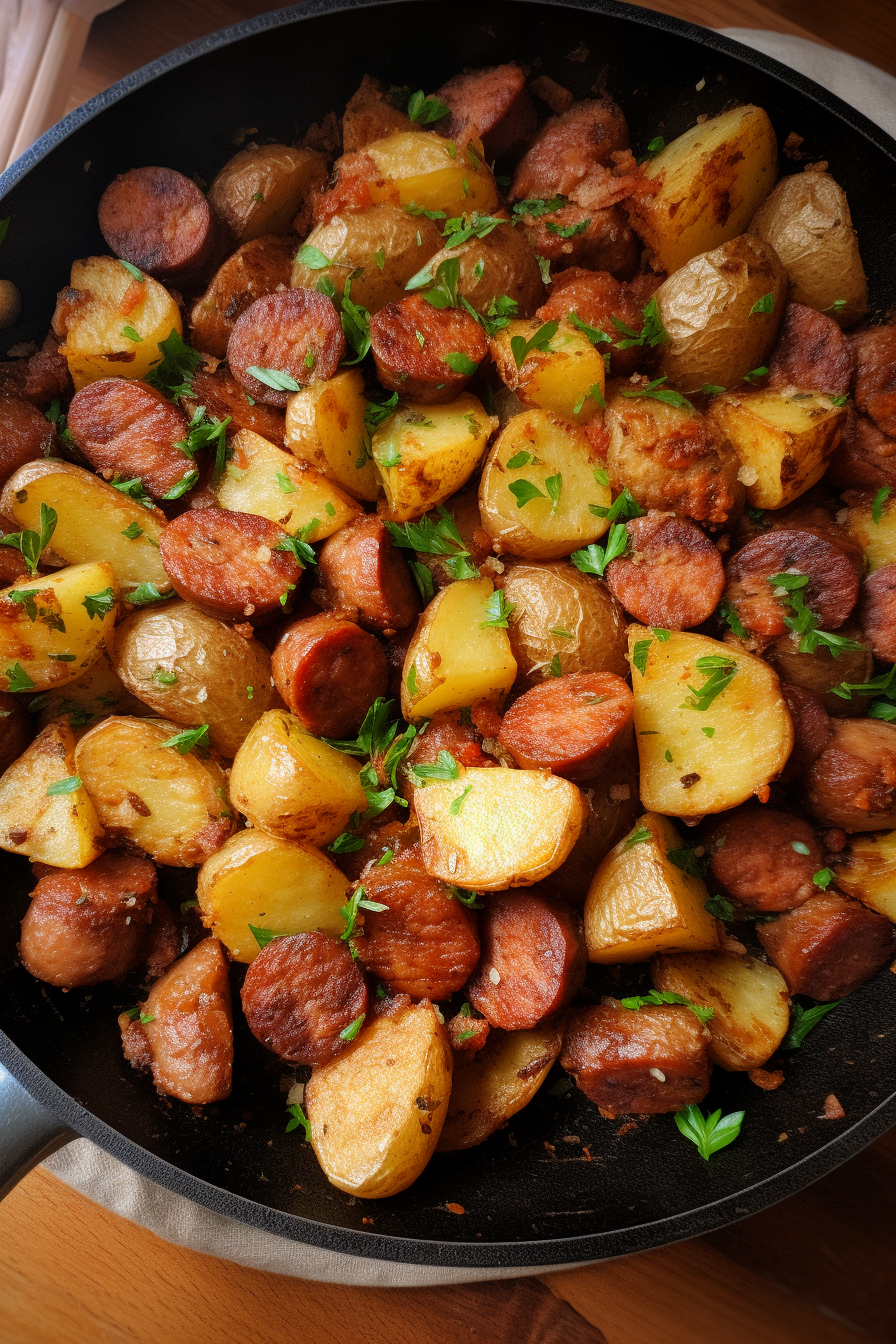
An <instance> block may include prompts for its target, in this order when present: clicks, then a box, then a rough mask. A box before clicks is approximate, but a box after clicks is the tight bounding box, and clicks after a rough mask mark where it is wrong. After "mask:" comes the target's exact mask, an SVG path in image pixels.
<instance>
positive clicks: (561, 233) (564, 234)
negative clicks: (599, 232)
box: [547, 219, 591, 238]
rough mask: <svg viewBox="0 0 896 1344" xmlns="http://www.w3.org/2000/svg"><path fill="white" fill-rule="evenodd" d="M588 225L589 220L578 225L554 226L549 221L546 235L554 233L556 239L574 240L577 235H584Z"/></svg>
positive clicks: (551, 221)
mask: <svg viewBox="0 0 896 1344" xmlns="http://www.w3.org/2000/svg"><path fill="white" fill-rule="evenodd" d="M590 223H591V220H590V219H583V220H582V221H581V222H580V223H578V224H556V223H555V222H554V220H552V219H549V220H548V222H547V228H548V233H555V234H556V235H557V237H558V238H575V237H576V235H577V234H579V233H584V232H585V230H586V229H587V227H588V225H589V224H590Z"/></svg>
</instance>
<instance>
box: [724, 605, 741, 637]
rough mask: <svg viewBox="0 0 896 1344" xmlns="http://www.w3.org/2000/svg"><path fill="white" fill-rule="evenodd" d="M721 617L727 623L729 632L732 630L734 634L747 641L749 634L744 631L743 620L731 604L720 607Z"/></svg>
mask: <svg viewBox="0 0 896 1344" xmlns="http://www.w3.org/2000/svg"><path fill="white" fill-rule="evenodd" d="M719 615H720V616H721V618H722V620H723V621H725V623H726V624H727V626H728V628H729V630H732V631H733V632H734V634H736V635H737V636H739V638H740V639H746V637H747V632H746V630H745V629H744V627H743V624H742V622H741V619H740V617H739V616H738V614H737V610H736V608H735V607H734V606H732V604H731V603H730V602H723V603H722V605H721V606H720V607H719Z"/></svg>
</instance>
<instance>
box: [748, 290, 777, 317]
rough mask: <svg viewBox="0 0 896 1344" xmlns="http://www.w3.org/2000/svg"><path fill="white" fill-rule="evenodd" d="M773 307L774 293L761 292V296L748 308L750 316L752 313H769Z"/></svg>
mask: <svg viewBox="0 0 896 1344" xmlns="http://www.w3.org/2000/svg"><path fill="white" fill-rule="evenodd" d="M774 307H775V296H774V294H771V293H769V294H763V296H762V298H761V299H757V300H756V302H755V303H754V304H753V307H752V308H751V309H750V316H751V317H752V315H753V313H771V312H773V311H774Z"/></svg>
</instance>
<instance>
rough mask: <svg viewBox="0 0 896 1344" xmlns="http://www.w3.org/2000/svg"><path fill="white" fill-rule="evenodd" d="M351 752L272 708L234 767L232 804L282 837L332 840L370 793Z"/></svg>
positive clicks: (364, 805) (256, 726)
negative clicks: (343, 749) (345, 752)
mask: <svg viewBox="0 0 896 1344" xmlns="http://www.w3.org/2000/svg"><path fill="white" fill-rule="evenodd" d="M360 771H361V767H360V765H358V763H357V761H355V760H353V759H352V757H351V756H346V755H345V754H344V753H343V752H341V751H335V750H334V749H333V747H329V746H327V744H326V742H321V741H319V740H318V739H317V738H316V737H312V736H311V734H310V733H308V732H306V731H305V729H304V728H303V727H302V725H301V724H300V723H299V721H298V719H296V718H294V717H293V716H292V714H288V713H287V712H286V711H285V710H280V709H270V710H268V712H267V713H266V714H264V715H263V716H262V717H261V718H260V719H259V720H258V722H257V723H256V724H254V725H253V727H252V728H251V730H250V732H249V734H248V736H247V738H246V740H245V742H244V743H243V745H242V746H241V747H240V749H239V751H238V752H237V754H236V758H235V759H234V762H233V769H232V770H231V772H230V793H231V797H232V798H233V802H234V806H235V807H238V808H239V810H240V811H241V812H243V813H245V815H246V816H247V817H248V818H249V820H250V821H251V822H252V825H253V826H258V827H259V828H260V829H261V830H263V831H267V833H268V834H269V835H275V836H277V837H278V838H279V839H281V840H300V841H302V842H304V843H305V844H308V845H328V844H329V843H330V842H331V841H332V840H335V839H336V837H337V835H338V834H339V833H340V831H343V830H345V827H346V826H347V825H348V820H349V817H350V816H351V814H352V813H353V812H364V811H365V810H366V808H367V796H366V794H365V792H364V789H363V788H362V786H361V784H360V782H359V780H358V775H359V774H360Z"/></svg>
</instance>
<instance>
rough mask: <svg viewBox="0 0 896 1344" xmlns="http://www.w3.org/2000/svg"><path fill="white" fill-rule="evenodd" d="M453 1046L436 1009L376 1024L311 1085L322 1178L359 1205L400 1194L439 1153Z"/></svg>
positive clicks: (401, 1013) (398, 1011) (389, 1016)
mask: <svg viewBox="0 0 896 1344" xmlns="http://www.w3.org/2000/svg"><path fill="white" fill-rule="evenodd" d="M451 1069H452V1057H451V1046H450V1045H449V1043H448V1033H447V1032H446V1030H445V1028H444V1027H443V1026H442V1025H441V1023H440V1021H439V1019H438V1017H437V1016H436V1012H435V1009H434V1008H433V1006H432V1004H430V1003H428V1002H426V1001H424V1002H422V1003H414V1004H408V1005H407V1006H406V1007H403V1006H397V1007H395V1008H393V1010H392V1012H391V1013H383V1014H382V1015H380V1016H378V1017H375V1018H374V1019H373V1021H372V1022H371V1023H370V1024H369V1026H367V1027H366V1028H362V1030H361V1034H360V1036H359V1037H358V1038H357V1041H356V1042H355V1044H354V1045H352V1046H351V1047H350V1048H349V1049H348V1050H346V1051H345V1053H344V1054H342V1055H339V1056H338V1057H337V1058H336V1059H334V1060H333V1061H332V1062H331V1063H330V1064H324V1065H323V1066H322V1067H320V1068H317V1069H315V1070H314V1073H313V1074H312V1076H311V1079H310V1081H309V1082H308V1083H306V1084H305V1109H306V1111H307V1113H308V1119H309V1121H310V1122H311V1145H312V1147H313V1148H314V1152H315V1155H316V1157H317V1160H318V1162H319V1163H320V1165H321V1167H322V1169H323V1172H324V1175H325V1176H326V1178H327V1180H328V1181H330V1182H331V1184H333V1185H335V1186H336V1187H337V1188H338V1189H339V1190H346V1191H348V1193H349V1194H351V1195H356V1196H357V1197H358V1198H360V1199H384V1198H386V1197H387V1196H388V1195H397V1194H399V1193H400V1192H401V1191H402V1190H406V1189H407V1187H408V1186H409V1185H410V1184H411V1183H412V1181H415V1180H416V1179H417V1177H418V1176H419V1175H420V1173H421V1171H422V1170H423V1168H424V1167H425V1166H426V1164H427V1162H428V1161H429V1159H430V1157H431V1156H432V1154H433V1153H434V1152H435V1148H436V1144H437V1143H438V1141H439V1134H440V1133H441V1130H442V1125H443V1124H444V1121H445V1116H446V1114H447V1111H448V1098H449V1096H450V1093H451Z"/></svg>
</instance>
